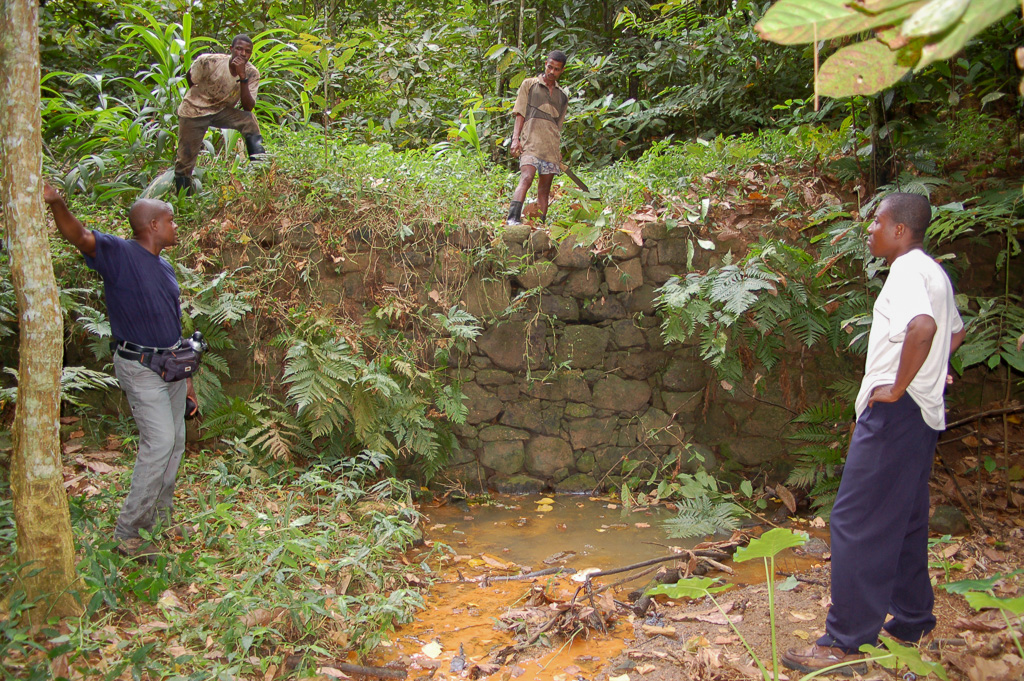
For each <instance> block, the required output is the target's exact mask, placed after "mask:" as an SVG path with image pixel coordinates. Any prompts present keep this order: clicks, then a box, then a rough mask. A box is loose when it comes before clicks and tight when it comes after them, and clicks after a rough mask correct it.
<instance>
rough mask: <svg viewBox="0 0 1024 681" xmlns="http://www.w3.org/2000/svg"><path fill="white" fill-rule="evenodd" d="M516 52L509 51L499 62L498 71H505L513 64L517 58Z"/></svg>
mask: <svg viewBox="0 0 1024 681" xmlns="http://www.w3.org/2000/svg"><path fill="white" fill-rule="evenodd" d="M515 56H516V55H515V52H507V53H505V56H504V57H502V58H501V61H499V62H498V69H497V70H498V73H505V71H507V70H508V67H509V66H511V65H512V60H513V59H514V58H515Z"/></svg>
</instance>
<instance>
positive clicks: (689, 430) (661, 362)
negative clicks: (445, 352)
mask: <svg viewBox="0 0 1024 681" xmlns="http://www.w3.org/2000/svg"><path fill="white" fill-rule="evenodd" d="M503 239H504V241H505V243H506V245H507V246H508V248H509V251H510V255H511V256H513V258H515V257H519V258H521V259H522V261H523V262H526V263H528V264H527V265H526V266H525V267H523V268H522V271H521V272H520V273H519V274H518V275H516V276H514V277H510V278H501V277H494V276H491V277H484V276H482V275H480V274H479V273H478V274H476V275H474V276H473V277H472V278H471V279H470V281H469V285H468V286H467V288H466V291H465V294H464V296H463V303H464V304H465V305H466V307H467V309H468V310H469V311H470V312H471V313H473V314H474V315H476V316H477V317H479V318H485V317H489V316H491V317H493V315H494V314H495V313H497V312H500V311H502V310H505V309H506V308H508V307H509V305H510V304H511V303H512V301H513V300H514V299H515V297H516V296H520V295H521V294H523V293H524V292H527V295H526V296H524V297H523V298H522V300H521V301H520V302H523V303H525V304H524V305H522V306H521V307H520V311H518V312H515V313H513V314H512V315H511V317H510V318H505V319H503V320H502V321H500V322H497V323H494V324H492V325H488V326H486V327H485V330H484V332H483V333H482V334H481V336H480V337H479V338H478V339H477V342H476V343H475V344H473V345H472V347H471V354H470V356H468V357H466V358H464V360H465V361H463V362H461V364H462V366H460V367H459V368H457V369H453V370H452V371H451V373H452V377H453V378H454V379H457V380H459V381H461V382H462V383H463V390H464V392H465V394H466V396H467V397H468V400H467V405H468V407H469V416H468V418H467V423H466V425H464V426H461V427H458V428H457V429H456V434H457V435H458V437H459V441H460V443H461V447H462V448H461V450H460V451H459V452H457V453H456V456H455V460H454V461H453V467H452V468H450V469H449V470H448V471H446V473H447V474H448V475H449V477H451V478H452V479H455V480H459V481H460V482H462V483H463V484H465V485H466V486H467V487H470V488H479V487H490V488H493V489H498V490H501V491H515V492H527V491H536V490H540V489H544V488H553V489H554V490H556V491H559V492H589V491H590V490H593V489H595V488H600V487H604V486H606V485H607V484H608V483H609V482H613V481H617V480H618V479H619V477H618V476H619V475H620V474H621V463H622V461H623V460H624V459H625V458H629V459H634V460H635V459H645V458H650V457H655V458H657V459H659V460H665V459H666V458H668V457H669V456H670V455H675V456H676V457H677V458H678V459H680V460H681V461H683V462H684V465H683V470H691V471H692V470H694V469H695V468H696V466H697V465H703V466H705V467H707V468H709V469H711V468H714V467H716V466H720V465H721V464H722V463H723V461H724V460H732V461H734V462H736V463H738V464H741V465H754V464H759V463H763V462H765V461H768V460H770V459H772V458H774V457H777V456H778V455H780V454H784V453H785V452H786V450H787V441H786V440H785V439H783V437H782V436H783V435H784V433H785V432H786V426H787V424H788V422H789V421H790V419H792V417H793V416H794V414H795V413H796V412H797V411H798V409H797V407H796V406H795V405H796V404H797V403H799V402H801V398H805V397H807V396H806V395H805V394H804V393H803V385H802V374H803V373H804V372H808V371H814V372H817V373H819V374H820V373H821V372H828V371H833V372H842V371H844V370H845V369H846V365H847V362H846V361H845V360H843V359H842V358H836V357H831V356H829V357H824V358H823V357H810V356H804V355H803V354H802V353H801V352H800V350H799V348H793V352H792V353H791V355H792V356H790V357H787V358H785V359H784V360H783V363H782V364H783V370H782V371H781V372H780V371H779V370H778V369H776V371H775V372H773V374H772V377H771V378H770V379H766V380H770V381H771V386H772V387H771V388H770V389H769V390H768V391H766V394H765V395H763V396H759V398H758V399H755V398H753V397H752V396H749V395H745V394H743V393H741V392H740V391H733V392H732V393H730V392H729V391H727V390H726V389H725V388H723V387H722V386H721V385H720V382H719V381H718V379H717V378H716V377H715V376H714V372H713V371H712V370H711V369H710V367H708V366H707V365H706V364H705V363H704V362H703V361H702V360H701V358H700V353H699V351H698V348H697V346H696V341H694V342H693V343H691V344H687V345H678V344H673V345H671V346H666V345H665V344H664V343H663V341H662V336H661V331H660V328H659V326H660V320H659V319H658V317H657V316H656V313H655V298H656V295H657V294H656V289H657V287H659V286H660V285H661V284H663V283H664V282H666V281H668V279H669V278H670V277H671V276H673V275H677V274H678V275H683V274H685V271H686V259H687V251H688V245H687V239H685V238H682V237H676V236H673V235H672V234H671V233H670V232H669V231H668V230H667V229H666V228H665V226H664V225H662V224H651V225H649V226H648V227H647V228H646V229H645V230H644V234H643V246H640V245H638V244H636V243H635V242H634V241H633V239H632V238H631V237H630V236H629V235H627V234H625V233H623V232H616V233H615V235H614V237H613V246H612V248H611V251H610V253H608V254H604V255H595V254H593V253H592V252H591V251H590V250H589V249H586V248H582V247H579V246H577V245H576V244H575V242H574V241H573V239H572V238H569V239H567V240H565V241H563V242H562V243H561V244H556V243H554V242H553V241H552V240H551V239H550V238H549V236H548V234H547V233H546V232H543V231H533V230H531V229H530V228H529V227H527V226H522V227H510V228H508V230H507V231H506V232H505V233H504V235H503ZM698 257H699V258H702V259H703V262H699V263H694V266H695V267H701V268H704V267H707V265H708V263H709V261H710V260H711V258H714V257H715V254H712V253H707V252H705V253H703V254H698ZM785 366H792V367H795V371H794V370H793V369H790V370H789V371H787V370H786V369H785ZM794 373H795V374H798V375H797V377H796V379H794V378H793V377H792V376H793V374H794ZM814 383H815V385H816V386H820V385H827V383H828V381H827V380H826V381H823V380H821V378H820V376H816V378H815V381H814ZM810 388H811V386H807V389H808V390H810ZM709 391H710V395H709ZM812 398H816V396H812ZM777 405H781V406H777ZM695 454H696V455H697V456H694V455H695ZM701 459H703V461H701Z"/></svg>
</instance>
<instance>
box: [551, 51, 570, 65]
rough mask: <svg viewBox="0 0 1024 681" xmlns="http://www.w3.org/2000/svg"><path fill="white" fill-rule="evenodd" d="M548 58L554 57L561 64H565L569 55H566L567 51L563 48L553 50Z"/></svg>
mask: <svg viewBox="0 0 1024 681" xmlns="http://www.w3.org/2000/svg"><path fill="white" fill-rule="evenodd" d="M548 59H553V60H554V61H557V62H559V63H561V64H564V63H565V62H567V61H568V60H569V57H567V56H565V52H562V51H561V50H552V51H551V54H549V55H548Z"/></svg>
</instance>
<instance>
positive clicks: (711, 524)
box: [662, 494, 747, 539]
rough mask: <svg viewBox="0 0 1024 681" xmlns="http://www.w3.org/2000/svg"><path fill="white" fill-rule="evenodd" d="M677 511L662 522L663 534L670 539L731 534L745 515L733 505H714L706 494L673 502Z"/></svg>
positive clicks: (715, 503) (721, 503) (728, 503)
mask: <svg viewBox="0 0 1024 681" xmlns="http://www.w3.org/2000/svg"><path fill="white" fill-rule="evenodd" d="M675 504H676V506H677V507H678V508H679V511H678V513H677V515H676V516H675V517H674V518H669V519H668V520H665V521H662V527H664V529H665V534H667V535H668V536H669V537H672V538H673V539H687V538H689V537H706V536H708V535H712V534H715V533H716V532H732V531H733V530H735V529H738V528H739V526H740V520H742V519H743V518H745V517H746V516H747V513H746V511H744V510H743V509H742V508H741V507H739V506H737V505H736V504H733V503H730V502H727V501H722V502H715V501H712V500H711V498H710V497H709V496H708V495H707V494H701V495H700V496H696V497H693V498H683V499H680V500H679V501H677V502H675Z"/></svg>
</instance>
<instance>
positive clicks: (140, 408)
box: [114, 354, 188, 539]
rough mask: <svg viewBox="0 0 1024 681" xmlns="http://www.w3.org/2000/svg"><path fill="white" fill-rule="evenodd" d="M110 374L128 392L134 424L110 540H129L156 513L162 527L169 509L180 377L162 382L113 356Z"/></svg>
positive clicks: (180, 424) (179, 426)
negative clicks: (134, 447)
mask: <svg viewBox="0 0 1024 681" xmlns="http://www.w3.org/2000/svg"><path fill="white" fill-rule="evenodd" d="M114 373H116V374H117V380H118V382H119V383H120V384H121V389H122V390H124V392H125V394H126V395H127V396H128V404H129V405H130V406H131V408H132V416H133V417H134V418H135V425H136V427H138V429H139V453H138V455H137V456H136V457H135V469H134V470H133V471H132V485H131V488H130V489H129V490H128V497H127V498H126V499H125V500H124V505H123V506H121V515H120V516H118V518H117V527H116V528H115V529H114V537H115V538H116V539H134V538H135V537H138V536H139V530H142V529H145V530H147V531H149V530H152V528H153V526H154V525H155V524H156V521H157V519H158V518H159V520H160V523H161V525H163V526H167V525H169V524H170V521H171V514H172V513H173V510H174V481H175V478H177V476H178V465H179V464H180V463H181V455H182V453H183V452H184V451H185V394H186V393H187V392H188V384H187V382H186V381H176V382H174V383H166V382H165V381H164V380H163V379H162V378H160V377H159V376H157V375H156V373H155V372H153V371H152V370H151V369H148V368H146V367H144V366H142V365H141V364H139V363H138V362H133V361H131V360H127V359H124V358H123V357H120V356H118V355H117V354H115V355H114Z"/></svg>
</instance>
